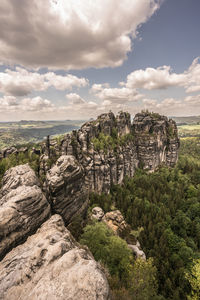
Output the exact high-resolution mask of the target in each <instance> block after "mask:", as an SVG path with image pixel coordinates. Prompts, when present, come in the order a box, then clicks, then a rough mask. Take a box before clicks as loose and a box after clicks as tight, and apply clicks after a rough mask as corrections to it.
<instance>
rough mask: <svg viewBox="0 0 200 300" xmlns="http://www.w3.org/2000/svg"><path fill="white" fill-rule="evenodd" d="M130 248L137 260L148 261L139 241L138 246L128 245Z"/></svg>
mask: <svg viewBox="0 0 200 300" xmlns="http://www.w3.org/2000/svg"><path fill="white" fill-rule="evenodd" d="M128 247H129V248H130V249H131V250H132V251H133V253H134V255H135V256H136V258H141V259H143V260H146V255H145V253H144V251H143V250H142V249H141V246H140V243H139V241H137V242H136V245H131V244H128Z"/></svg>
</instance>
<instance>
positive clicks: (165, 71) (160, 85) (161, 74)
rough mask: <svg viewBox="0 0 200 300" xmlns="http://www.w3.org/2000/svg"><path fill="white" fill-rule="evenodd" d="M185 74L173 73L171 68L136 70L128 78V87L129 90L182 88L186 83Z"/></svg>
mask: <svg viewBox="0 0 200 300" xmlns="http://www.w3.org/2000/svg"><path fill="white" fill-rule="evenodd" d="M185 80H186V75H185V74H176V73H172V72H171V68H170V67H169V66H163V67H159V68H157V69H154V68H146V69H145V70H136V71H134V72H132V73H130V74H129V75H128V76H127V83H126V86H127V87H129V88H144V89H147V90H153V89H166V88H168V87H170V86H180V85H183V84H184V83H185Z"/></svg>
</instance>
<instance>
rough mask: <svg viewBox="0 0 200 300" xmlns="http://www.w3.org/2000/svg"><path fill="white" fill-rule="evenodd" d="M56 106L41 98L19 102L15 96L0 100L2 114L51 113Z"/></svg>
mask: <svg viewBox="0 0 200 300" xmlns="http://www.w3.org/2000/svg"><path fill="white" fill-rule="evenodd" d="M54 109H55V106H54V105H53V104H52V103H51V101H49V100H47V99H42V98H41V97H34V98H24V99H21V100H17V99H16V98H15V97H13V96H4V97H3V98H0V112H2V113H9V112H14V113H23V114H24V113H27V112H39V113H41V112H45V113H47V112H51V111H54Z"/></svg>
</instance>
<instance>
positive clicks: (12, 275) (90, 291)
mask: <svg viewBox="0 0 200 300" xmlns="http://www.w3.org/2000/svg"><path fill="white" fill-rule="evenodd" d="M0 299H2V300H27V299H29V300H36V299H40V300H46V299H48V300H71V299H73V300H80V299H82V300H84V299H87V300H96V299H99V300H106V299H109V287H108V283H107V279H106V277H105V275H104V274H103V272H102V270H101V268H100V266H99V264H98V263H96V262H95V260H94V259H93V257H92V256H91V254H90V253H89V251H88V250H87V249H82V248H81V247H80V245H79V244H78V243H76V242H75V241H74V239H73V238H72V236H71V234H70V232H69V231H68V230H67V229H66V228H65V226H64V222H63V221H62V218H61V217H60V216H59V215H53V216H52V217H51V218H50V219H49V220H48V221H46V222H45V223H44V224H43V225H42V226H41V228H39V229H38V231H37V232H36V233H35V234H34V235H32V236H31V237H29V238H28V239H27V241H26V242H25V243H24V244H23V245H20V246H18V247H17V248H15V249H13V250H12V251H11V252H10V253H9V254H8V255H7V256H6V257H5V258H4V259H3V260H2V261H1V262H0Z"/></svg>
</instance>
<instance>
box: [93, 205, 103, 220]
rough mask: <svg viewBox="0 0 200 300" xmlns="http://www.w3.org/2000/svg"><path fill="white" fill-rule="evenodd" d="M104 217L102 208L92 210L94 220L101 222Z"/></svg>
mask: <svg viewBox="0 0 200 300" xmlns="http://www.w3.org/2000/svg"><path fill="white" fill-rule="evenodd" d="M103 216H104V212H103V209H102V208H101V207H94V208H93V209H92V219H95V220H97V221H101V220H102V218H103Z"/></svg>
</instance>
